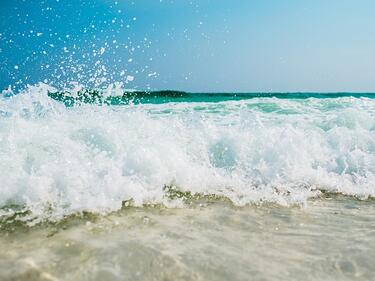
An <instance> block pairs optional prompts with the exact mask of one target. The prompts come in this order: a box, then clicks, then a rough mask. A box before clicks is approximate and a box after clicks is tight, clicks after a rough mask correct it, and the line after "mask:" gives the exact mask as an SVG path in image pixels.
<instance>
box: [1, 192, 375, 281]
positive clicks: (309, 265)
mask: <svg viewBox="0 0 375 281" xmlns="http://www.w3.org/2000/svg"><path fill="white" fill-rule="evenodd" d="M374 215H375V204H374V200H364V201H361V200H357V199H353V198H351V197H343V196H336V195H332V196H323V197H321V198H319V199H314V200H310V201H309V202H308V204H307V205H306V206H305V207H282V206H279V205H274V204H263V205H261V206H259V205H258V206H257V205H251V206H245V207H235V206H233V205H232V204H231V203H229V202H228V201H225V200H224V201H222V200H219V201H218V200H214V201H200V202H194V203H193V204H192V205H190V207H188V208H183V209H171V208H165V207H160V206H159V207H152V208H151V207H147V208H124V209H122V210H121V211H118V212H115V213H112V214H111V215H109V216H98V215H85V216H83V217H76V216H75V217H70V218H67V219H65V220H63V221H60V222H58V223H50V224H42V225H39V226H37V227H33V228H29V227H25V226H20V225H17V224H11V225H2V228H1V230H0V245H1V248H2V251H1V253H0V279H1V280H4V281H5V280H98V281H99V280H171V281H172V280H174V281H176V280H373V278H374V275H375V268H374V265H373V261H374V260H375V222H374ZM15 264H17V266H14V265H15Z"/></svg>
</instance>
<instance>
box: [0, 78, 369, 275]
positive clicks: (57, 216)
mask: <svg viewBox="0 0 375 281" xmlns="http://www.w3.org/2000/svg"><path fill="white" fill-rule="evenodd" d="M0 143H1V145H0V159H1V162H0V170H1V173H0V243H1V245H2V247H3V250H2V253H0V272H1V274H2V276H0V279H2V280H75V279H77V278H79V279H80V280H123V279H121V278H125V279H129V280H161V279H163V280H245V278H246V276H249V275H251V276H254V278H255V279H256V280H258V279H262V278H263V279H266V280H271V279H274V280H275V279H277V280H299V279H300V278H303V279H304V280H317V279H320V280H322V279H329V278H340V279H341V280H353V279H354V278H357V279H358V280H370V279H371V278H372V277H373V275H371V274H370V272H371V270H373V268H372V267H373V265H372V263H371V261H373V260H374V259H375V255H374V253H375V238H374V229H375V224H374V220H373V217H374V215H375V205H374V198H375V94H371V93H367V94H359V93H355V94H354V93H336V94H331V93H249V94H246V93H211V94H205V93H196V94H192V93H186V92H178V91H159V92H142V91H131V90H123V89H113V88H108V89H105V90H88V89H86V90H85V89H80V90H75V91H73V90H70V91H68V90H59V89H55V88H53V87H51V86H49V85H46V84H43V83H41V84H38V85H36V86H29V87H27V88H26V89H24V90H22V91H19V92H17V93H14V92H10V91H4V92H3V93H2V94H1V96H0ZM233 229H235V231H234V230H233ZM243 248H245V249H247V250H246V251H245V252H244V251H241V250H240V249H243ZM192 257H194V258H192ZM223 257H226V258H225V259H224V258H223ZM51 260H52V261H53V262H50V261H51ZM16 261H17V263H18V264H19V266H18V267H17V268H11V267H10V266H9V264H10V263H13V262H16ZM108 263H110V264H111V265H112V266H111V269H109V267H108ZM76 264H80V265H81V266H82V267H83V268H85V270H83V271H80V270H78V269H76V268H75V267H74V266H75V265H76ZM57 265H59V266H57ZM113 265H118V267H117V270H113ZM297 265H298V266H297ZM69 268H74V270H73V271H70V270H69ZM115 268H116V267H115ZM264 268H272V270H270V271H265V270H261V269H264ZM299 268H304V270H303V271H299ZM306 270H307V271H308V274H306ZM275 272H279V273H278V275H277V276H275V275H273V274H274V273H275ZM291 273H292V275H290V274H291ZM12 278H13V279H12ZM33 278H34V279H33Z"/></svg>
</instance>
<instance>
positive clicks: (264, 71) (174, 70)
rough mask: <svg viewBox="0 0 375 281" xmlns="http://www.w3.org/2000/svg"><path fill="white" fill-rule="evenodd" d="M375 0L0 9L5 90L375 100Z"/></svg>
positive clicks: (16, 3) (76, 3) (217, 0)
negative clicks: (363, 96) (37, 87)
mask: <svg viewBox="0 0 375 281" xmlns="http://www.w3.org/2000/svg"><path fill="white" fill-rule="evenodd" d="M374 11H375V1H373V0H311V1H310V0H306V1H300V0H186V1H185V0H117V1H112V0H44V1H36V0H34V1H29V0H1V1H0V90H1V89H5V88H7V87H8V86H11V87H13V88H22V87H25V86H26V85H27V84H31V85H33V84H36V83H38V82H44V83H48V84H50V85H53V86H55V87H58V88H65V87H70V86H72V85H75V84H77V83H78V84H81V85H84V86H86V87H106V86H108V85H109V84H111V83H115V82H116V83H121V84H122V85H123V87H125V88H134V89H142V90H147V89H151V90H162V89H175V90H184V91H191V92H296V91H298V92H299V91H303V92H341V91H344V92H375V36H374V30H375V17H374Z"/></svg>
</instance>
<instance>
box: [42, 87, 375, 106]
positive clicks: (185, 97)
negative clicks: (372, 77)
mask: <svg viewBox="0 0 375 281" xmlns="http://www.w3.org/2000/svg"><path fill="white" fill-rule="evenodd" d="M48 96H49V97H51V98H52V99H54V100H57V101H60V102H63V103H64V104H65V105H66V106H73V105H77V104H82V103H91V104H98V105H126V104H130V103H133V104H134V103H135V104H138V103H166V102H218V101H227V100H242V99H253V98H278V99H307V98H319V99H320V98H343V97H353V98H363V97H366V98H375V94H372V93H187V92H182V91H173V90H166V91H123V92H120V93H117V94H115V95H112V94H111V93H106V92H104V91H100V90H90V89H83V90H79V91H77V92H75V93H71V92H68V91H50V92H48Z"/></svg>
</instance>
